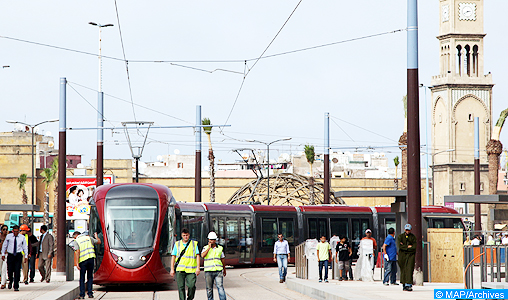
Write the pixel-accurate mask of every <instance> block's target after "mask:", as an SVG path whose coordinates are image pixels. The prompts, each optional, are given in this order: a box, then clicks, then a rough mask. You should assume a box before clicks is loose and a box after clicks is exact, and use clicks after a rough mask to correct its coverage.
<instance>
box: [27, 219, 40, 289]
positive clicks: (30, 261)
mask: <svg viewBox="0 0 508 300" xmlns="http://www.w3.org/2000/svg"><path fill="white" fill-rule="evenodd" d="M27 234H28V242H29V243H30V244H31V245H32V249H31V250H30V251H29V252H30V256H29V257H28V270H29V273H30V274H29V275H30V276H29V277H30V282H34V279H35V260H36V259H37V247H38V246H39V240H37V237H36V236H35V235H33V233H32V229H31V228H30V227H29V228H28V231H27Z"/></svg>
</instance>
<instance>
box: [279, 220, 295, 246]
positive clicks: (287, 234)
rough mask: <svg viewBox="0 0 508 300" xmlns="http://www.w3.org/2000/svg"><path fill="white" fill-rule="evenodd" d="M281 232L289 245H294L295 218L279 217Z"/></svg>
mask: <svg viewBox="0 0 508 300" xmlns="http://www.w3.org/2000/svg"><path fill="white" fill-rule="evenodd" d="M279 232H280V233H282V235H283V236H284V238H285V239H286V240H287V241H288V243H289V245H294V243H295V229H294V221H293V219H284V218H279Z"/></svg>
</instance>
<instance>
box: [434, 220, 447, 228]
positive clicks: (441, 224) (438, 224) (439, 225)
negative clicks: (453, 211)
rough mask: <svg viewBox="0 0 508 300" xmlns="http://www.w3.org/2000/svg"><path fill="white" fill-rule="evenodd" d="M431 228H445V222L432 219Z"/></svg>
mask: <svg viewBox="0 0 508 300" xmlns="http://www.w3.org/2000/svg"><path fill="white" fill-rule="evenodd" d="M432 223H433V225H434V226H432V228H445V220H444V219H434V220H433V222H432Z"/></svg>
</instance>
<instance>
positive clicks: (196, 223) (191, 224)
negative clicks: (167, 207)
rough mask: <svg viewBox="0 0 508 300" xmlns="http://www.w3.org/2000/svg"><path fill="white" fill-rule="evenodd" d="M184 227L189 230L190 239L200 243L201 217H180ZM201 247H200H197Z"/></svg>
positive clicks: (202, 218)
mask: <svg viewBox="0 0 508 300" xmlns="http://www.w3.org/2000/svg"><path fill="white" fill-rule="evenodd" d="M182 220H183V224H184V227H185V228H187V229H189V233H190V238H191V240H194V241H198V242H200V241H201V234H202V232H203V220H204V217H203V216H182ZM198 246H201V245H198Z"/></svg>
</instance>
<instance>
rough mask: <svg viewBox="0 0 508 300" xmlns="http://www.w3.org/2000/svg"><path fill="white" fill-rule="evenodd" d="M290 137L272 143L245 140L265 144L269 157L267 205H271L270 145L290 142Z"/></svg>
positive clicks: (250, 141)
mask: <svg viewBox="0 0 508 300" xmlns="http://www.w3.org/2000/svg"><path fill="white" fill-rule="evenodd" d="M290 139H292V138H290V137H288V138H283V139H279V140H275V141H272V142H269V143H268V142H262V141H258V140H245V141H246V142H249V143H260V144H265V145H266V156H267V162H268V164H267V168H266V169H267V171H268V192H267V203H268V205H270V145H271V144H275V143H277V142H282V141H289V140H290Z"/></svg>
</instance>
